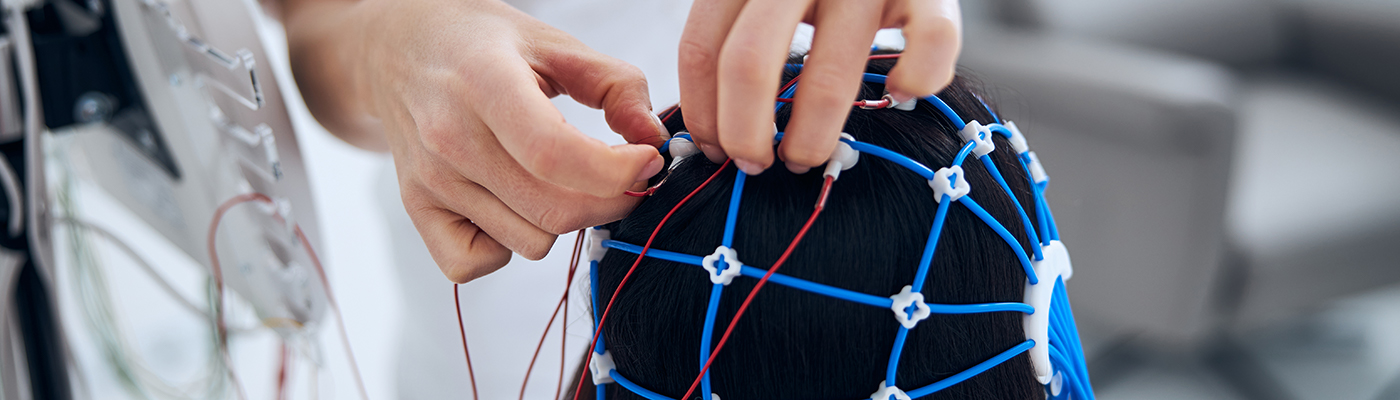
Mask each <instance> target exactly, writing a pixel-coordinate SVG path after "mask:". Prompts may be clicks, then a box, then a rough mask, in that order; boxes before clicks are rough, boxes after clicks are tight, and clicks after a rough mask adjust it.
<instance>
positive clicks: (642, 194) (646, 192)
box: [554, 105, 681, 398]
mask: <svg viewBox="0 0 1400 400" xmlns="http://www.w3.org/2000/svg"><path fill="white" fill-rule="evenodd" d="M680 110H681V106H680V105H675V106H671V109H670V110H667V111H666V114H665V115H664V116H662V117H661V123H662V124H665V123H666V121H667V120H669V119H671V116H672V115H676V112H677V111H680ZM662 183H666V180H665V179H662V180H661V182H657V183H656V185H655V186H652V187H649V188H647V190H643V191H640V192H638V191H635V190H628V191H624V192H622V194H625V195H628V196H632V197H647V196H651V194H652V193H656V188H657V187H659V186H661V184H662ZM554 397H555V398H559V396H554Z"/></svg>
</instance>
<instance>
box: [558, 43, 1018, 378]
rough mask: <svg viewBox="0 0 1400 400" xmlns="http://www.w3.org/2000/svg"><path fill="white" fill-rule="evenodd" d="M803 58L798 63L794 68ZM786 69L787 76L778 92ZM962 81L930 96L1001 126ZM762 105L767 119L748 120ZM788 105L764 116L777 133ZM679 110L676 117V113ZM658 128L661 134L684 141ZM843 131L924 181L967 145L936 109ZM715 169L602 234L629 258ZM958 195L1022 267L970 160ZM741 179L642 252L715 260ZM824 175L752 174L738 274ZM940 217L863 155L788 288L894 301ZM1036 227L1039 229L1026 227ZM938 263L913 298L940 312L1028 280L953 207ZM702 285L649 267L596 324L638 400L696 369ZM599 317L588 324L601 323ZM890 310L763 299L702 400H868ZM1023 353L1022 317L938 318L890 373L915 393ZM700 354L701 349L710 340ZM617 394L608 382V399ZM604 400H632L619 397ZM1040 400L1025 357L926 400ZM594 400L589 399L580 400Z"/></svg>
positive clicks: (769, 291)
mask: <svg viewBox="0 0 1400 400" xmlns="http://www.w3.org/2000/svg"><path fill="white" fill-rule="evenodd" d="M794 61H798V60H796V59H795V60H794ZM893 64H894V60H872V62H871V63H870V64H869V66H868V67H867V72H869V73H874V74H881V75H883V74H885V73H886V72H887V71H888V70H889V69H890V67H892V66H893ZM795 73H796V71H795V70H790V71H787V72H786V73H785V76H784V79H783V81H784V82H785V83H786V82H787V81H788V80H790V79H792V78H793V76H794V75H795ZM973 86H974V85H973V84H972V83H971V82H970V81H969V80H968V79H967V78H965V77H961V76H960V77H958V78H956V79H955V80H954V82H953V84H952V85H951V86H950V87H949V88H947V89H945V90H944V91H943V92H942V93H940V94H939V95H938V97H939V98H941V99H943V101H944V102H946V103H947V104H948V105H949V106H950V107H951V108H952V109H953V110H954V111H955V112H956V113H957V114H959V115H961V116H962V117H963V118H964V119H965V120H978V121H988V122H992V121H996V118H995V117H994V116H993V115H992V114H991V108H990V107H988V106H986V105H984V103H983V101H982V99H981V98H980V97H979V95H978V94H977V93H976V92H975V91H974V89H973ZM882 94H883V87H882V85H880V84H876V83H866V84H864V85H863V86H862V89H861V94H860V98H861V99H878V98H880V97H881V95H882ZM755 106H756V107H763V106H765V105H755ZM790 109H791V107H790V106H783V107H780V108H779V109H778V110H777V113H776V121H777V128H778V130H783V128H784V126H785V125H786V122H787V118H788V116H789V113H790ZM682 112H684V110H677V114H679V113H682ZM681 121H683V118H680V116H679V115H671V116H670V118H668V119H667V128H668V129H669V130H671V131H672V132H673V133H678V132H680V131H683V130H684V127H683V125H682V124H683V123H682V122H681ZM845 132H847V133H849V134H850V135H852V136H853V137H854V138H855V139H856V140H859V141H862V142H866V143H871V144H874V145H878V146H880V147H883V148H886V149H889V150H892V151H894V152H896V153H899V154H903V155H905V156H907V157H909V158H911V159H913V160H915V161H917V162H919V163H921V164H923V165H926V166H930V167H932V168H935V169H936V168H938V167H939V166H947V165H950V164H952V161H953V159H954V157H955V154H956V153H958V151H959V149H961V148H962V147H963V145H964V142H965V141H964V140H962V139H960V138H959V137H958V134H957V129H956V128H955V127H953V126H952V124H951V123H950V122H949V121H948V120H947V118H945V117H944V116H943V114H941V113H940V112H939V111H938V110H936V109H935V108H934V107H933V106H932V105H930V104H928V103H924V102H920V104H918V106H917V108H916V109H914V110H912V111H901V110H895V109H889V108H885V109H875V110H863V109H854V110H853V111H852V112H851V115H850V117H849V118H848V120H847V123H846V126H845ZM994 140H995V141H996V144H997V149H996V150H995V151H994V152H993V153H992V155H991V157H992V161H993V162H994V163H995V164H996V167H997V169H998V170H999V171H1000V173H1001V175H1002V176H1003V177H1004V179H1005V181H1006V183H1007V185H1008V186H1009V188H1010V189H1011V191H1012V193H1014V194H1015V195H1016V199H1017V200H1019V202H1020V203H1021V204H1020V206H1021V208H1022V209H1024V210H1026V212H1027V213H1029V214H1030V218H1029V219H1030V220H1032V221H1036V220H1038V219H1037V216H1036V215H1035V214H1034V213H1035V212H1036V210H1037V209H1038V208H1037V207H1036V206H1035V204H1034V196H1033V195H1032V188H1031V185H1030V183H1029V182H1028V179H1027V177H1026V174H1025V173H1024V172H1023V171H1024V169H1023V168H1022V166H1021V164H1020V162H1019V161H1018V158H1017V155H1016V154H1015V152H1014V151H1012V150H1011V149H1012V146H1011V144H1010V143H1009V142H1008V141H1006V140H1005V139H1004V138H1001V137H995V139H994ZM719 168H720V165H718V164H714V163H711V162H709V161H708V160H706V159H705V158H704V157H686V158H684V160H682V161H680V162H679V163H678V164H676V165H675V166H674V168H673V169H672V170H671V172H670V174H669V175H667V176H665V177H664V180H665V181H664V183H662V184H661V185H660V186H659V187H658V189H657V190H656V192H655V193H654V194H653V195H652V196H651V197H650V198H648V199H647V200H646V201H644V202H643V203H642V204H641V205H640V206H639V207H638V208H637V210H636V211H634V212H633V213H632V214H631V215H630V216H629V217H627V218H625V219H623V220H622V221H619V222H616V223H613V224H609V225H608V226H606V228H607V229H608V230H609V231H610V233H611V236H612V239H614V240H618V241H621V242H627V243H634V244H642V243H645V242H646V241H647V239H648V237H649V236H650V235H651V233H652V230H653V229H654V228H655V227H656V225H657V224H658V222H659V221H660V220H661V219H662V218H663V217H664V216H665V214H666V213H667V212H669V211H670V210H671V209H672V207H673V206H675V205H676V204H677V203H678V202H680V201H681V199H682V198H683V197H685V196H686V195H687V194H689V193H690V192H691V191H692V190H693V189H694V188H696V187H697V186H699V185H700V184H701V182H702V181H704V180H706V179H707V178H709V177H710V176H711V174H712V173H714V172H715V171H716V170H717V169H719ZM963 168H964V170H965V171H966V176H965V179H966V180H967V182H968V183H970V184H971V187H972V192H971V194H969V196H970V197H971V198H973V199H974V200H975V201H976V202H977V203H979V204H981V205H982V207H983V208H984V209H985V210H986V211H987V212H988V213H989V214H991V215H992V216H993V217H994V218H995V219H996V220H997V221H999V222H1000V223H1001V224H1002V225H1003V226H1005V228H1006V230H1007V231H1009V232H1010V233H1011V234H1012V235H1014V237H1015V240H1016V243H1017V244H1018V245H1019V246H1021V248H1022V250H1023V251H1025V252H1026V253H1031V252H1032V242H1031V240H1030V239H1029V238H1028V236H1029V235H1028V234H1027V232H1026V229H1025V225H1023V224H1022V222H1021V221H1022V218H1021V216H1020V214H1019V212H1018V210H1017V205H1016V203H1015V202H1014V200H1013V199H1012V198H1011V197H1009V196H1007V194H1006V193H1005V192H1004V191H1003V190H1001V186H1000V185H999V184H998V183H997V181H996V180H995V179H994V178H993V176H992V175H991V174H989V173H988V172H987V170H986V169H985V168H984V167H983V166H982V165H981V164H980V163H978V162H966V163H964V164H963ZM735 171H736V169H734V168H733V167H728V168H727V169H726V171H723V172H721V173H720V174H719V175H718V176H717V177H716V178H715V181H713V182H711V183H710V184H709V185H707V186H706V187H705V188H704V189H702V190H700V191H699V192H697V193H696V194H695V195H694V197H693V198H691V199H690V200H689V201H688V202H687V203H686V205H684V206H682V207H680V208H679V209H677V210H676V212H675V214H674V215H673V216H671V217H670V219H669V220H668V222H667V223H666V225H665V226H664V227H663V228H662V229H661V230H660V231H659V232H658V234H657V235H656V239H655V241H654V242H653V243H652V248H654V249H660V250H667V251H671V252H677V253H684V254H694V255H705V254H710V253H712V252H714V251H715V248H716V246H718V245H720V238H721V236H722V234H723V231H724V225H725V218H726V214H727V213H728V209H729V203H730V195H731V193H732V187H733V185H732V183H733V181H734V179H735V173H736V172H735ZM822 184H823V177H822V175H821V172H820V170H814V171H813V172H811V173H808V174H803V175H794V174H792V173H790V172H788V171H786V170H785V169H783V168H771V169H769V170H768V171H766V172H764V173H763V174H760V175H757V176H750V177H747V183H746V185H745V189H744V191H743V193H742V206H741V207H740V208H739V210H738V218H737V221H738V222H737V225H736V227H737V229H736V231H735V233H734V238H733V246H732V247H733V248H734V249H737V250H738V251H739V259H740V260H742V262H743V263H744V264H746V265H750V266H755V267H759V268H764V269H766V268H768V267H769V266H770V265H772V264H773V263H774V261H775V260H776V259H777V258H778V257H779V255H780V254H781V253H782V252H783V251H784V250H785V249H786V247H787V246H788V244H789V243H790V242H791V240H792V238H793V236H794V235H795V234H796V233H797V231H798V229H799V228H800V227H801V226H802V225H803V223H804V222H805V221H806V219H807V218H808V216H809V215H810V214H811V211H812V207H813V205H814V204H815V202H816V201H817V197H818V194H819V192H820V188H821V186H822ZM937 209H938V203H937V202H935V199H934V196H933V193H932V192H931V191H930V189H929V184H928V181H927V180H926V179H924V178H921V177H920V176H918V175H916V174H914V173H913V172H911V171H909V170H908V169H905V168H903V167H901V166H898V165H895V164H893V163H890V162H887V161H884V160H880V159H876V158H874V157H862V160H861V161H860V162H859V165H857V166H856V167H854V168H852V169H850V170H847V171H845V172H843V173H842V174H841V177H840V180H839V182H837V183H836V184H835V185H834V186H833V187H832V190H831V194H830V197H829V199H828V200H827V202H826V209H825V210H824V212H823V213H822V214H821V215H820V217H819V218H817V219H816V220H815V222H814V225H813V226H812V228H811V230H810V232H809V233H808V234H807V235H806V237H805V238H804V239H803V241H802V242H801V243H800V245H798V246H797V247H796V249H795V251H794V253H793V254H792V255H791V257H790V258H789V259H788V260H787V262H786V263H785V264H784V265H785V266H784V267H783V269H782V272H783V273H784V274H786V275H789V276H793V277H796V278H801V279H805V280H808V281H813V282H818V283H822V284H826V285H831V286H836V287H840V288H843V289H848V290H852V291H856V292H861V293H871V294H893V293H897V292H899V291H900V289H901V288H902V287H904V286H905V285H908V284H909V283H910V281H911V280H912V279H913V277H914V276H915V273H916V270H917V269H918V267H919V265H920V258H921V255H922V253H923V250H924V245H925V242H926V240H927V239H928V237H929V233H930V228H931V227H932V226H933V225H934V218H935V212H936V210H937ZM1037 228H1039V227H1037ZM940 235H941V240H940V241H939V244H938V246H937V251H936V254H937V256H936V257H934V258H933V259H932V264H931V268H930V269H929V273H928V276H927V279H925V282H926V283H925V286H924V288H923V290H922V293H923V294H924V297H925V301H927V302H929V303H943V304H969V303H993V302H1019V301H1022V299H1023V290H1024V288H1025V285H1026V280H1027V276H1026V273H1025V271H1024V270H1023V268H1022V264H1021V262H1020V261H1019V258H1018V257H1017V255H1016V254H1015V252H1014V251H1013V250H1012V249H1011V248H1010V247H1009V246H1008V245H1007V243H1006V242H1005V241H1003V240H1002V239H1001V237H1000V236H999V235H998V234H997V233H996V232H994V231H993V230H992V229H991V228H990V227H989V226H988V225H987V224H985V223H983V222H982V221H981V220H980V219H978V217H976V216H974V215H973V213H972V212H970V211H968V210H967V209H963V208H961V207H950V208H949V210H948V214H947V217H946V221H945V223H944V225H943V227H942V230H941V233H940ZM635 258H636V256H635V255H633V254H630V253H626V252H622V251H608V252H607V253H606V256H605V257H604V258H603V259H602V261H601V262H600V263H599V265H598V267H597V286H596V287H593V288H592V290H593V291H595V293H596V299H597V300H596V301H597V305H596V306H595V307H602V305H604V304H606V303H607V302H608V301H609V300H610V297H611V295H612V293H613V291H614V290H615V289H616V288H617V286H618V284H619V282H620V281H621V280H622V279H623V276H624V275H625V274H626V273H627V271H628V270H629V269H630V268H629V267H631V266H632V264H633V262H634V260H635ZM754 283H755V280H754V279H749V278H736V279H735V280H734V281H733V283H732V284H730V285H728V286H726V287H725V288H724V289H723V291H724V295H723V296H721V301H720V304H719V312H718V318H717V319H716V323H715V328H714V329H715V332H716V333H715V334H714V338H712V340H717V339H718V337H719V334H718V332H721V331H723V330H724V329H725V328H726V326H725V324H726V323H727V322H728V321H729V319H730V317H732V316H733V315H734V313H735V312H736V309H737V308H738V307H739V303H740V302H741V301H742V300H743V295H744V294H745V293H747V292H748V291H749V289H750V288H752V287H753V285H754ZM712 290H713V286H712V284H711V283H710V281H709V280H708V279H706V273H705V271H704V270H702V269H700V268H698V267H695V266H691V265H685V264H680V263H675V262H669V261H663V260H658V259H654V258H646V259H644V260H643V261H642V262H641V264H640V265H639V266H638V268H637V269H636V271H635V273H633V275H632V276H631V277H630V278H629V282H628V283H627V287H626V288H625V289H624V290H622V291H621V292H620V293H619V294H618V298H617V300H615V302H616V304H615V306H614V309H613V310H612V311H611V315H610V316H609V318H608V320H607V321H606V322H605V323H604V324H603V330H604V331H605V332H606V336H605V339H604V340H605V345H606V347H607V349H608V350H609V351H610V352H611V355H612V358H613V360H614V361H615V362H616V367H617V371H619V372H621V373H625V374H626V376H627V378H628V379H630V380H632V381H634V382H637V383H639V384H641V385H643V386H645V387H647V388H648V389H650V390H653V391H656V392H659V393H661V394H663V395H667V396H671V397H675V396H679V395H681V393H683V392H685V391H686V389H687V388H688V387H689V386H690V384H691V381H692V380H693V379H694V377H695V376H696V375H697V373H698V372H699V365H700V356H701V347H700V343H701V334H702V333H701V332H702V329H701V328H702V326H703V325H704V318H705V314H706V308H707V306H708V302H709V299H710V294H711V291H712ZM601 311H602V310H601V309H595V313H600V312H601ZM892 320H893V318H891V313H890V311H889V310H888V309H886V310H883V311H881V310H879V309H872V308H871V307H869V306H866V305H861V304H856V303H851V302H847V301H843V300H838V299H833V298H829V297H824V296H819V295H815V294H812V293H809V292H805V291H800V290H796V289H793V288H789V287H784V286H781V285H771V284H770V285H768V286H765V287H764V289H763V291H762V292H761V293H759V294H758V296H757V297H756V298H755V300H754V302H753V304H752V305H751V306H750V308H749V310H748V311H747V314H746V315H745V317H744V318H743V319H742V320H741V321H740V322H738V325H737V326H736V328H735V332H734V335H733V337H731V339H730V341H729V343H728V344H727V346H726V347H725V348H724V350H723V352H722V353H721V354H720V355H719V356H718V357H717V358H716V360H715V361H714V365H713V366H712V367H711V372H710V374H711V382H712V385H713V391H714V392H715V393H716V394H719V395H720V396H723V397H724V398H727V399H748V398H765V399H767V398H774V399H789V398H791V399H798V398H802V399H806V398H864V397H869V396H870V393H871V392H872V391H874V390H875V389H876V388H877V387H876V386H875V385H874V383H875V382H879V381H880V380H882V379H883V377H884V376H885V371H886V365H887V363H888V362H889V350H890V348H891V347H892V346H893V345H894V341H895V336H896V332H897V331H898V327H899V325H898V324H896V323H894V322H893V321H892ZM1025 340H1026V334H1025V332H1024V330H1023V329H1022V315H1021V314H1019V313H1009V312H1002V313H984V314H965V315H944V314H934V315H932V316H931V317H929V318H928V319H926V320H924V321H922V322H921V323H920V324H919V325H918V328H917V329H913V330H910V331H909V335H908V337H907V340H906V343H905V346H904V351H903V357H902V358H901V361H900V368H899V372H898V375H897V378H898V381H899V382H901V386H904V387H906V388H909V387H919V386H923V385H927V384H930V383H933V382H935V381H937V380H940V379H942V378H946V377H948V376H951V375H953V374H956V373H959V372H962V371H964V370H966V369H968V368H969V367H971V366H973V365H975V364H978V363H981V362H983V361H985V360H987V359H988V358H989V357H991V356H992V355H996V354H998V353H1000V352H1003V351H1006V350H1007V349H1008V348H1012V347H1013V346H1016V345H1018V344H1020V343H1022V342H1024V341H1025ZM712 344H713V343H712ZM610 386H615V385H610ZM608 396H609V398H610V399H633V398H640V397H638V396H636V395H635V394H633V393H631V392H629V391H627V390H622V389H621V388H614V389H613V390H609V393H608ZM1044 396H1045V394H1044V390H1043V389H1042V386H1041V385H1040V384H1039V383H1038V382H1037V381H1036V377H1035V373H1034V372H1033V370H1032V367H1031V363H1030V361H1029V358H1028V357H1027V355H1026V354H1020V355H1017V356H1015V357H1014V358H1012V359H1010V360H1008V361H1006V362H1004V363H1001V364H999V365H997V366H995V367H992V368H991V369H990V370H988V371H986V372H984V373H981V374H979V375H977V376H974V377H972V378H970V379H968V380H967V381H964V382H962V383H959V384H956V385H953V386H952V387H949V388H947V389H944V390H942V391H939V392H936V393H934V394H933V395H930V396H928V397H926V398H940V399H942V398H979V399H980V398H997V399H1033V398H1043V397H1044ZM588 397H591V391H586V393H585V396H581V397H580V398H588Z"/></svg>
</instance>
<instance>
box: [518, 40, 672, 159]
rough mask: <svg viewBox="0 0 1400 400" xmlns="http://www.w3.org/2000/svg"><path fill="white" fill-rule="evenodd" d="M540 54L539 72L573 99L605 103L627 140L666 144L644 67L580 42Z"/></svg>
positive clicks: (590, 103)
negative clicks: (652, 101)
mask: <svg viewBox="0 0 1400 400" xmlns="http://www.w3.org/2000/svg"><path fill="white" fill-rule="evenodd" d="M537 55H538V56H539V58H540V59H539V60H537V62H536V63H535V64H537V65H532V66H531V67H533V68H534V69H535V71H536V72H537V73H539V74H540V75H542V76H544V77H545V79H546V80H547V81H550V82H553V83H554V84H555V85H556V86H557V87H556V88H555V89H556V90H557V91H559V92H560V93H565V94H568V95H569V97H572V98H573V99H574V101H577V102H579V103H580V104H583V105H586V106H589V107H592V108H595V109H598V108H601V109H603V115H604V118H605V119H606V120H607V122H608V127H610V128H612V130H613V132H617V133H618V134H620V135H622V137H623V139H626V140H627V142H628V143H635V144H647V145H651V146H661V144H662V143H663V142H665V141H666V138H667V137H668V136H669V134H668V133H667V132H666V128H665V126H663V125H662V124H661V119H659V118H657V117H656V114H653V113H652V110H651V95H650V94H648V92H647V78H646V75H644V74H642V70H641V69H639V68H637V67H636V66H633V65H632V64H628V63H626V62H624V61H622V60H618V59H616V58H612V57H609V56H607V55H605V54H602V53H599V52H597V51H594V50H593V49H590V48H588V47H587V46H584V45H583V44H582V43H578V42H573V43H571V45H566V46H558V47H556V48H554V49H551V50H545V51H542V52H540V53H538V54H537Z"/></svg>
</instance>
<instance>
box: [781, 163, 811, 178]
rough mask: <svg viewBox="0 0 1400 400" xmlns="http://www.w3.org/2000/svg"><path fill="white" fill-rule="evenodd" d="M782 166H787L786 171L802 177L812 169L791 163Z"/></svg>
mask: <svg viewBox="0 0 1400 400" xmlns="http://www.w3.org/2000/svg"><path fill="white" fill-rule="evenodd" d="M783 165H785V166H787V169H788V171H791V172H792V173H794V174H797V175H802V174H805V173H807V171H811V170H812V167H804V166H801V165H797V164H793V163H783Z"/></svg>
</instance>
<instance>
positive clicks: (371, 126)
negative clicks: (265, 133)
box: [283, 0, 387, 151]
mask: <svg viewBox="0 0 1400 400" xmlns="http://www.w3.org/2000/svg"><path fill="white" fill-rule="evenodd" d="M366 3H368V2H357V1H342V0H300V1H286V2H285V3H284V4H283V5H284V7H283V12H284V14H283V18H284V21H285V26H286V30H287V48H288V53H289V58H290V61H291V66H292V75H293V76H294V78H295V80H296V83H297V86H298V88H299V89H300V91H301V93H302V97H303V98H304V99H305V101H306V105H307V108H308V109H310V110H311V113H312V115H313V116H314V117H315V118H316V120H317V121H318V122H320V123H321V125H323V126H325V127H326V129H327V130H329V131H330V132H331V133H332V134H335V135H336V136H337V137H340V138H341V139H342V140H345V141H347V142H349V143H350V144H352V145H355V146H357V147H361V148H365V149H369V150H380V151H382V150H387V145H386V143H385V140H384V137H383V130H382V127H381V126H380V124H379V122H378V119H377V118H375V115H374V113H373V112H372V111H373V107H372V106H373V105H372V104H371V103H369V102H367V101H366V100H367V98H368V96H366V95H365V93H367V91H368V81H367V80H366V79H365V77H367V76H368V75H367V74H366V73H365V72H364V71H363V69H364V68H365V66H366V64H367V63H366V62H365V60H366V58H365V55H364V53H365V47H366V43H368V42H367V40H368V37H367V35H366V34H365V32H366V30H365V27H366V26H367V24H366V22H367V21H366V18H367V15H368V14H369V13H366V12H365V11H363V9H364V8H365V5H366Z"/></svg>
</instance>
